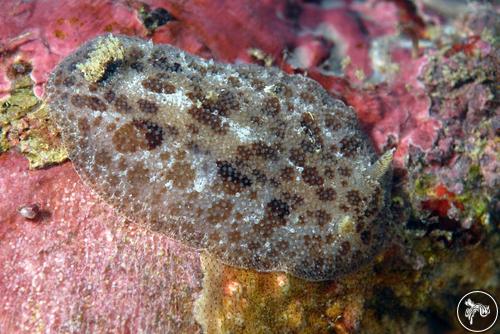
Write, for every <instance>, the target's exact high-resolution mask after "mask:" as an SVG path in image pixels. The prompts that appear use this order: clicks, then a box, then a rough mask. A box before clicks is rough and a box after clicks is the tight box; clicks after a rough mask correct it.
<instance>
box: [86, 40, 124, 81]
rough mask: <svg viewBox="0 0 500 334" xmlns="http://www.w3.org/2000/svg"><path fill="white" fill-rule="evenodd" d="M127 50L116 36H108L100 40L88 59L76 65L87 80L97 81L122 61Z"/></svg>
mask: <svg viewBox="0 0 500 334" xmlns="http://www.w3.org/2000/svg"><path fill="white" fill-rule="evenodd" d="M124 57H125V50H124V48H123V45H122V43H121V42H120V40H119V39H118V38H116V37H114V36H107V37H105V38H103V39H101V40H99V42H98V44H97V45H96V47H95V49H94V50H93V51H91V52H90V53H89V55H88V59H87V60H86V61H85V62H83V63H80V64H78V65H76V67H77V68H78V69H79V70H80V71H82V73H83V76H84V77H85V80H87V81H88V82H97V81H99V80H102V79H103V78H104V77H105V75H106V71H109V70H110V68H112V67H113V66H115V65H116V64H117V63H118V62H120V61H122V60H123V58H124Z"/></svg>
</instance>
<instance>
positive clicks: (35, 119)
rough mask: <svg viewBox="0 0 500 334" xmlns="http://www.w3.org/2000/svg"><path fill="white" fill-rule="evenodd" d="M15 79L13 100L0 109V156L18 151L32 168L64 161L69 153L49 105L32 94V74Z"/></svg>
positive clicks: (11, 96) (11, 98)
mask: <svg viewBox="0 0 500 334" xmlns="http://www.w3.org/2000/svg"><path fill="white" fill-rule="evenodd" d="M15 66H18V67H19V66H20V63H15V64H14V65H13V67H15ZM12 79H13V81H12V90H11V92H10V97H9V98H8V99H7V100H5V101H4V102H3V103H2V104H1V106H0V153H2V152H5V151H8V150H10V149H13V148H16V149H18V150H19V151H20V152H21V153H23V154H24V155H25V156H26V158H27V159H28V161H29V166H30V169H33V168H41V167H45V166H48V165H52V164H56V163H59V162H62V161H64V160H65V159H67V157H68V154H67V152H66V150H65V148H64V147H63V146H62V144H61V141H60V135H59V132H58V131H57V129H56V127H55V126H54V125H53V124H52V123H51V122H50V120H49V116H48V112H47V108H46V106H45V105H44V104H43V102H42V101H41V100H39V99H38V98H37V97H36V96H35V94H34V92H33V81H32V80H31V78H30V77H29V73H24V75H22V76H14V77H12Z"/></svg>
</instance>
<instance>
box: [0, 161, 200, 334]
mask: <svg viewBox="0 0 500 334" xmlns="http://www.w3.org/2000/svg"><path fill="white" fill-rule="evenodd" d="M0 189H2V191H1V192H0V213H1V218H0V239H1V240H2V242H1V244H0V263H2V270H1V271H0V332H2V333H24V332H32V331H33V329H34V328H38V329H43V330H44V331H49V332H60V331H67V332H82V331H89V332H95V331H100V330H101V329H102V328H103V327H102V326H103V325H102V323H103V322H105V323H106V324H107V325H106V328H118V329H120V328H122V330H123V331H126V330H125V328H127V330H130V331H141V330H142V331H151V330H153V329H154V331H163V332H186V333H195V332H196V330H197V328H198V326H197V325H196V324H195V323H194V321H193V320H192V318H191V316H190V314H191V307H192V303H193V301H194V297H195V294H196V292H197V291H199V289H200V283H199V279H200V277H201V272H200V266H199V261H198V259H197V255H196V254H195V253H194V252H192V251H190V250H188V249H187V248H185V247H182V246H180V245H178V244H176V243H174V242H172V241H170V240H167V239H166V238H163V237H161V236H159V235H156V234H153V233H151V232H147V231H145V230H141V229H139V228H136V227H135V226H134V225H129V224H124V221H123V218H120V217H118V216H116V215H115V214H114V213H113V211H112V210H111V209H110V208H109V207H108V206H106V205H104V204H102V203H101V202H100V201H99V199H98V198H96V197H95V195H93V194H91V193H90V192H89V190H88V188H87V187H85V186H84V185H83V184H82V183H81V181H80V180H79V178H78V176H77V175H76V173H75V172H74V170H73V168H72V166H71V164H69V163H65V164H63V165H60V166H57V167H53V168H50V169H48V170H40V171H30V170H28V165H27V161H26V159H25V158H23V157H22V156H20V155H19V154H15V153H6V154H2V155H1V156H0ZM26 203H37V206H38V209H37V210H38V211H39V212H38V214H37V216H36V217H33V219H26V218H28V217H24V215H23V214H20V213H19V212H18V211H17V209H18V208H20V207H24V208H26ZM131 287H133V289H131ZM124 301H126V302H124ZM138 310H140V312H139V311H138ZM167 314H168V316H166V315H167ZM107 326H110V327H107Z"/></svg>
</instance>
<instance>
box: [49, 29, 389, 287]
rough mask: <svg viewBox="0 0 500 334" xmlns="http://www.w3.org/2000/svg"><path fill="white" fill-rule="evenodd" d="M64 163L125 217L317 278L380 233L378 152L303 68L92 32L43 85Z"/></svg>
mask: <svg viewBox="0 0 500 334" xmlns="http://www.w3.org/2000/svg"><path fill="white" fill-rule="evenodd" d="M47 91H48V99H47V101H48V103H49V105H50V108H51V111H52V116H53V119H54V120H56V121H57V123H58V125H59V126H60V128H61V130H62V133H63V139H64V140H65V143H66V144H67V147H68V149H69V151H70V158H71V159H72V161H73V162H74V164H75V166H76V168H77V171H78V172H79V173H80V174H81V175H82V176H83V177H84V179H85V180H87V182H88V183H89V184H90V185H91V187H92V188H94V189H96V190H97V191H98V193H99V194H101V195H102V196H103V197H104V198H105V199H106V200H107V201H109V202H110V203H111V204H112V205H114V206H115V207H117V208H118V209H119V210H120V211H122V212H124V213H125V214H126V215H127V216H129V217H132V218H133V219H134V220H141V221H143V222H144V223H145V224H147V225H149V226H152V227H153V228H154V229H155V230H159V231H162V232H164V233H166V234H167V235H169V236H171V237H173V238H175V239H176V240H181V241H182V242H184V243H187V244H188V245H190V246H193V247H195V248H197V249H208V250H209V251H210V252H213V253H215V254H216V255H217V256H218V257H220V258H221V259H222V260H223V261H224V262H226V263H229V264H231V265H235V266H239V267H244V268H253V269H257V270H263V271H270V270H284V271H287V272H290V273H292V274H294V275H297V276H300V277H303V278H306V279H312V280H318V279H328V278H332V277H335V276H336V275H337V274H338V273H342V272H346V271H350V270H354V269H355V268H357V267H358V266H359V265H360V264H362V263H364V262H366V261H367V260H369V259H370V258H372V257H373V256H374V254H375V252H376V251H377V250H378V249H379V248H380V246H381V244H382V235H383V234H384V233H387V231H385V229H387V228H388V223H387V222H388V217H387V212H386V210H385V206H386V197H387V196H386V195H385V193H386V191H385V190H386V188H387V183H386V178H385V177H384V175H385V174H386V173H385V172H386V171H387V169H388V168H387V167H388V165H387V162H388V161H382V162H380V163H375V161H376V155H375V153H374V151H373V149H372V147H371V145H370V143H369V142H368V140H366V138H365V136H364V134H363V133H362V132H361V131H360V130H359V128H358V125H357V120H356V116H355V113H354V111H353V110H352V109H350V108H348V107H346V106H345V105H344V104H343V103H342V102H341V101H338V100H335V99H333V98H331V97H330V96H329V95H328V93H326V92H325V91H324V90H323V88H321V86H319V85H318V84H317V83H315V82H314V81H311V80H310V79H307V78H305V77H303V76H300V75H296V76H290V75H287V74H284V73H283V72H281V71H279V70H276V69H271V68H264V67H260V66H255V65H223V64H217V63H214V62H212V61H205V60H202V59H201V58H197V57H194V56H191V55H189V54H186V53H184V52H182V51H180V50H178V49H175V48H173V47H171V46H167V45H163V46H162V45H156V46H153V44H151V43H148V42H146V41H143V40H141V39H134V38H128V37H114V36H112V35H106V36H104V37H100V38H97V39H96V40H94V41H91V42H89V43H87V44H85V45H84V46H83V47H82V48H80V49H79V50H78V51H77V52H76V53H75V54H74V55H72V56H70V57H68V58H67V59H66V60H65V61H63V62H62V63H61V64H60V65H59V66H58V68H57V69H56V70H55V72H54V75H53V76H52V78H51V81H49V85H48V87H47Z"/></svg>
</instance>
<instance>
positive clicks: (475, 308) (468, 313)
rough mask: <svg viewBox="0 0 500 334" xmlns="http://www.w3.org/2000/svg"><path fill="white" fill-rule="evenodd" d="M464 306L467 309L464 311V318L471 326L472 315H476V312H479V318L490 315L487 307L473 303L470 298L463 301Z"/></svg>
mask: <svg viewBox="0 0 500 334" xmlns="http://www.w3.org/2000/svg"><path fill="white" fill-rule="evenodd" d="M465 305H467V306H468V308H467V309H466V310H465V317H466V318H467V319H469V322H470V324H471V325H472V324H473V322H474V315H476V313H477V312H479V315H481V317H483V318H484V317H486V316H487V315H488V314H490V307H489V306H486V305H483V304H480V303H474V302H473V301H472V300H471V299H470V298H469V299H467V300H466V301H465Z"/></svg>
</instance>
